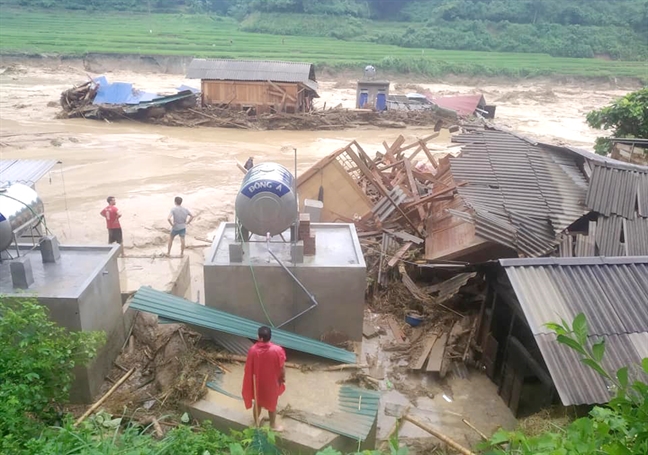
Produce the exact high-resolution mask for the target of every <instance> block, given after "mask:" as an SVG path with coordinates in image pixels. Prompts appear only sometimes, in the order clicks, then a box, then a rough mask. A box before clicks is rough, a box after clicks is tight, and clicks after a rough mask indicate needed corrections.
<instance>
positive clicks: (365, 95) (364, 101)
mask: <svg viewBox="0 0 648 455" xmlns="http://www.w3.org/2000/svg"><path fill="white" fill-rule="evenodd" d="M368 99H369V93H367V92H362V93H360V102H359V103H358V107H360V108H361V109H362V108H363V107H365V106H366V105H367V100H368Z"/></svg>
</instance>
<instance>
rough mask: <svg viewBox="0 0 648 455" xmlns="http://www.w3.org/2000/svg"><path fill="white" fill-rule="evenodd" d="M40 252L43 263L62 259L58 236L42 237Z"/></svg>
mask: <svg viewBox="0 0 648 455" xmlns="http://www.w3.org/2000/svg"><path fill="white" fill-rule="evenodd" d="M40 252H41V256H42V258H43V263H53V262H58V260H59V259H61V252H60V251H59V242H58V239H57V238H56V236H54V235H47V236H45V237H43V238H42V239H40Z"/></svg>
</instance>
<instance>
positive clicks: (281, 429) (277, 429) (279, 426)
mask: <svg viewBox="0 0 648 455" xmlns="http://www.w3.org/2000/svg"><path fill="white" fill-rule="evenodd" d="M270 429H271V430H272V431H275V432H277V433H281V432H282V431H284V427H283V426H281V425H275V426H274V427H272V426H271V427H270Z"/></svg>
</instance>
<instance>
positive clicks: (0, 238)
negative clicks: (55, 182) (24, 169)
mask: <svg viewBox="0 0 648 455" xmlns="http://www.w3.org/2000/svg"><path fill="white" fill-rule="evenodd" d="M44 211H45V208H44V207H43V201H41V199H40V198H39V197H38V194H37V193H36V191H34V190H32V189H31V188H30V187H28V186H26V185H22V184H20V183H14V184H13V185H11V186H10V187H8V188H0V251H4V250H6V249H7V248H9V246H10V245H11V242H12V241H13V231H14V230H16V229H18V228H19V227H21V226H23V225H24V224H26V223H29V222H30V221H31V220H33V219H34V218H36V217H37V216H41V215H42V214H43V213H44ZM37 223H38V221H35V222H34V224H37Z"/></svg>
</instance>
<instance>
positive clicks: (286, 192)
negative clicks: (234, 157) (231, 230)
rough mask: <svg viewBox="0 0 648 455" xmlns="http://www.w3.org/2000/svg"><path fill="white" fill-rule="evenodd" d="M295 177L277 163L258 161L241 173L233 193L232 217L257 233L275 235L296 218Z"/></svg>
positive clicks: (284, 229)
mask: <svg viewBox="0 0 648 455" xmlns="http://www.w3.org/2000/svg"><path fill="white" fill-rule="evenodd" d="M294 184H295V178H294V177H293V175H292V174H291V173H290V171H289V170H288V169H286V168H285V167H283V166H282V165H280V164H277V163H261V164H257V165H256V166H254V167H253V168H252V169H250V170H249V171H248V173H247V174H245V177H244V178H243V182H242V183H241V189H240V190H239V193H238V195H237V196H236V203H235V210H236V217H237V218H238V220H239V221H240V222H241V224H242V225H243V227H244V228H245V229H247V230H248V231H250V232H252V233H254V234H257V235H266V234H268V233H269V234H270V235H278V234H281V233H282V232H284V231H286V229H288V228H289V227H290V226H291V225H292V224H293V223H294V222H295V220H296V219H297V195H296V194H295V191H294V187H293V186H294Z"/></svg>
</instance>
